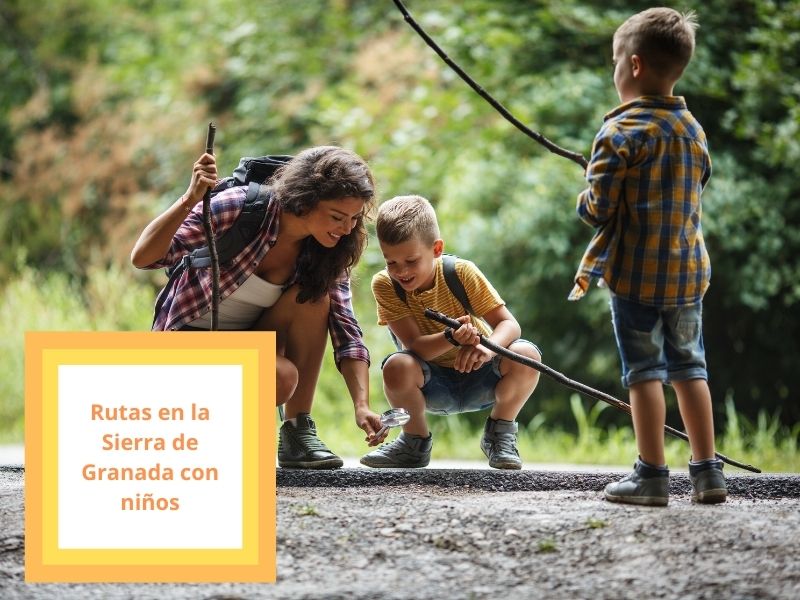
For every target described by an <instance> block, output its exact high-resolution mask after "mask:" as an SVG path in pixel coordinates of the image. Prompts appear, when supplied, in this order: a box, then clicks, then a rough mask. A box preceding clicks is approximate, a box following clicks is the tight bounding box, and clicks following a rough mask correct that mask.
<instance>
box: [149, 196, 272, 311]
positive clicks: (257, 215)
mask: <svg viewBox="0 0 800 600" xmlns="http://www.w3.org/2000/svg"><path fill="white" fill-rule="evenodd" d="M269 200H270V193H269V187H268V186H267V185H266V184H265V183H256V182H255V181H251V182H250V183H249V184H248V186H247V197H246V198H245V201H244V205H243V206H242V211H241V213H239V216H238V217H237V218H236V221H234V223H233V225H231V227H230V229H228V230H227V231H226V232H225V233H224V234H222V235H221V236H220V237H219V238H217V240H216V246H217V258H218V260H219V264H220V265H223V264H225V263H228V262H230V261H232V260H233V259H234V258H236V257H237V256H238V255H239V254H240V253H241V252H242V250H244V249H245V248H246V247H247V245H248V244H250V242H252V241H253V239H255V236H256V234H257V233H258V232H259V231H261V228H262V227H263V226H264V221H265V220H266V218H267V205H268V204H269ZM210 266H211V251H210V250H209V248H208V246H201V247H200V248H195V249H194V250H192V251H191V252H190V253H189V254H185V255H184V256H183V257H182V258H181V260H180V261H179V262H178V263H176V264H174V265H173V266H171V267H170V268H169V269H167V275H168V276H169V280H168V281H167V284H166V285H165V286H164V288H163V289H162V290H161V293H159V295H158V297H157V298H156V304H155V309H154V311H153V324H155V322H156V317H157V316H158V313H159V312H161V307H162V306H163V305H164V301H165V300H166V299H167V295H168V294H169V290H171V289H172V286H173V285H175V282H176V281H177V280H178V278H179V277H180V276H181V275H182V274H183V272H184V271H186V270H187V269H189V268H196V269H202V268H208V267H210Z"/></svg>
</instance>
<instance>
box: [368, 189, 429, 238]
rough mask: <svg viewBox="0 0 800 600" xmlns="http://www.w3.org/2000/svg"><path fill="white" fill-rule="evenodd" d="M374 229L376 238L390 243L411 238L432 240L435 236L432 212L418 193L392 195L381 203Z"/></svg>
mask: <svg viewBox="0 0 800 600" xmlns="http://www.w3.org/2000/svg"><path fill="white" fill-rule="evenodd" d="M375 230H376V232H377V234H378V241H379V242H383V243H384V244H389V245H390V246H394V245H396V244H402V243H403V242H407V241H408V240H411V239H418V240H420V241H422V242H423V243H425V244H433V242H435V241H436V240H438V239H439V223H438V222H437V221H436V212H435V211H434V210H433V206H431V203H430V202H428V201H427V200H426V199H425V198H423V197H422V196H395V197H394V198H392V199H390V200H387V201H386V202H384V203H383V204H381V205H380V206H379V207H378V218H377V220H376V222H375Z"/></svg>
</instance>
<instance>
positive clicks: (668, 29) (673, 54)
mask: <svg viewBox="0 0 800 600" xmlns="http://www.w3.org/2000/svg"><path fill="white" fill-rule="evenodd" d="M696 29H697V16H696V15H695V13H694V11H691V10H690V11H689V12H686V13H683V14H681V13H679V12H678V11H676V10H674V9H672V8H666V7H658V8H648V9H647V10H645V11H642V12H640V13H637V14H635V15H633V16H632V17H630V18H629V19H628V20H627V21H625V22H624V23H623V24H622V25H620V26H619V28H618V29H617V31H616V33H614V42H615V43H616V44H619V47H620V48H621V49H622V50H623V51H624V52H625V54H627V55H628V56H632V55H633V54H638V55H639V56H640V57H641V58H642V59H643V60H644V61H645V62H646V63H647V64H648V65H649V66H650V67H651V68H652V69H654V70H655V71H656V73H658V74H659V75H661V76H662V77H669V78H673V79H675V80H678V79H679V78H680V76H681V75H682V74H683V70H684V69H685V68H686V65H688V64H689V61H690V60H691V58H692V54H693V53H694V32H695V30H696Z"/></svg>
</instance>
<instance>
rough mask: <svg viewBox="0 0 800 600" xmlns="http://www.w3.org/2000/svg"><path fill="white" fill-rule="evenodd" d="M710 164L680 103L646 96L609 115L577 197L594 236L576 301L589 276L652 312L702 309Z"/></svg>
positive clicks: (698, 130) (700, 135)
mask: <svg viewBox="0 0 800 600" xmlns="http://www.w3.org/2000/svg"><path fill="white" fill-rule="evenodd" d="M710 176H711V158H710V156H709V154H708V145H707V142H706V136H705V133H704V132H703V128H702V127H701V126H700V123H698V122H697V120H696V119H695V118H694V117H693V116H692V114H691V113H690V112H689V111H688V110H687V108H686V102H685V101H684V99H683V98H682V97H679V96H642V97H640V98H637V99H636V100H633V101H631V102H628V103H625V104H623V105H621V106H619V107H617V108H616V109H614V110H613V111H612V112H610V113H608V114H607V115H606V116H605V118H604V124H603V127H602V128H601V129H600V132H599V133H598V134H597V137H596V138H595V140H594V147H593V149H592V158H591V160H590V162H589V166H588V168H587V170H586V179H587V181H588V182H589V187H588V188H587V189H586V190H584V191H583V192H581V194H580V195H579V196H578V208H577V210H578V216H579V217H580V218H581V219H582V220H583V221H584V222H586V223H588V224H589V225H591V226H593V227H595V228H596V229H597V230H596V232H595V234H594V237H593V238H592V240H591V242H590V243H589V246H588V248H587V249H586V252H585V253H584V255H583V260H582V261H581V265H580V267H579V269H578V272H577V274H576V275H575V287H574V288H573V290H572V293H570V295H569V299H570V300H578V299H580V298H581V297H582V296H583V295H584V294H585V293H586V291H587V289H588V288H589V282H590V280H591V278H593V277H600V278H602V279H603V280H605V282H606V283H607V284H608V286H609V288H611V290H612V291H613V292H614V293H615V294H617V295H619V296H621V297H623V298H626V299H629V300H633V301H635V302H639V303H641V304H646V305H650V306H664V307H673V306H682V305H686V304H695V303H697V302H700V301H701V300H702V298H703V294H704V293H705V291H706V289H707V288H708V284H709V280H710V278H711V265H710V262H709V259H708V253H707V251H706V247H705V242H704V240H703V233H702V229H701V226H700V216H701V205H700V194H701V193H702V191H703V188H704V187H705V185H706V183H707V182H708V179H709V177H710Z"/></svg>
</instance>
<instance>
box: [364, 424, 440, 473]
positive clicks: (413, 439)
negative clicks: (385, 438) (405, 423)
mask: <svg viewBox="0 0 800 600" xmlns="http://www.w3.org/2000/svg"><path fill="white" fill-rule="evenodd" d="M432 447H433V434H430V433H429V434H428V437H426V438H424V437H422V436H420V435H411V434H408V433H406V432H405V431H402V432H400V435H398V436H397V439H396V440H394V441H393V442H389V443H388V444H381V445H380V447H378V448H376V449H375V450H373V451H372V452H370V453H369V454H367V455H365V456H363V457H362V458H361V464H362V465H366V466H368V467H374V468H376V469H418V468H420V467H427V466H428V463H429V462H431V448H432Z"/></svg>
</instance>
